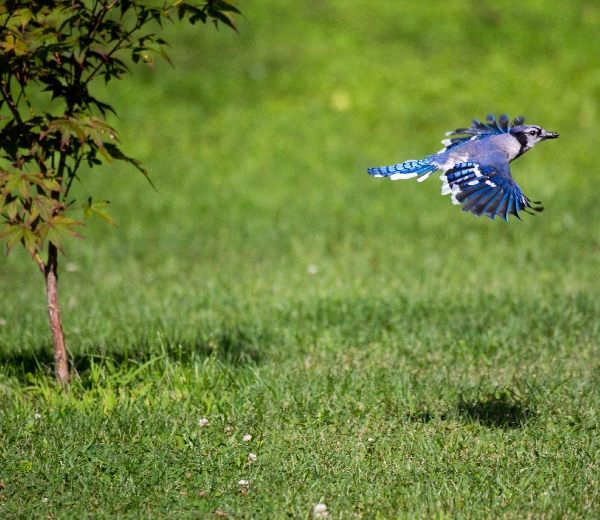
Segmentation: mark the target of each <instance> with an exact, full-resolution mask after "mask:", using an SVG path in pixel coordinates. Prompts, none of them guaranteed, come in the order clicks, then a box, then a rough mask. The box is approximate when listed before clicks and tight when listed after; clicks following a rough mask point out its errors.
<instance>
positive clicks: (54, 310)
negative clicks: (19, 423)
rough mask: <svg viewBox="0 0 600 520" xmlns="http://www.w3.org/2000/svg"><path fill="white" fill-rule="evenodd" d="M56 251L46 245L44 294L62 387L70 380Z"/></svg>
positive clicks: (53, 247) (56, 366) (58, 378)
mask: <svg viewBox="0 0 600 520" xmlns="http://www.w3.org/2000/svg"><path fill="white" fill-rule="evenodd" d="M57 268H58V250H57V249H56V246H55V245H54V244H53V243H52V242H49V243H48V261H47V262H46V265H45V267H44V276H45V277H46V294H47V297H48V315H49V316H50V330H51V331H52V340H53V342H54V371H55V375H56V380H57V381H58V382H60V383H62V384H63V385H65V384H67V383H68V382H69V380H70V374H69V357H68V355H67V350H66V348H65V337H64V335H63V329H62V323H61V321H60V307H59V306H58V271H57Z"/></svg>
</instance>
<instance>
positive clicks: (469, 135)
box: [442, 114, 525, 149]
mask: <svg viewBox="0 0 600 520" xmlns="http://www.w3.org/2000/svg"><path fill="white" fill-rule="evenodd" d="M524 122H525V118H524V117H523V116H518V117H515V118H514V119H513V120H512V121H511V120H510V119H509V117H508V116H507V115H506V114H502V115H501V116H500V117H499V118H498V120H496V118H495V117H494V116H493V115H492V114H490V115H489V116H487V118H486V122H485V123H482V122H481V121H479V119H473V122H472V123H471V126H470V128H457V129H456V130H452V131H450V132H446V135H447V136H455V137H451V138H450V139H444V140H443V141H442V144H443V145H444V146H445V147H446V148H447V149H449V148H454V147H455V146H458V145H459V144H462V143H465V142H467V141H473V140H475V139H481V138H482V137H485V136H486V135H490V134H506V133H508V132H510V129H511V128H514V127H515V126H519V125H522V124H523V123H524Z"/></svg>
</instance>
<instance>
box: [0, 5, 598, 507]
mask: <svg viewBox="0 0 600 520" xmlns="http://www.w3.org/2000/svg"><path fill="white" fill-rule="evenodd" d="M236 5H237V6H238V7H239V8H240V9H241V10H242V11H243V13H244V15H245V16H244V18H242V19H240V20H239V28H240V35H236V34H235V33H234V32H233V31H230V30H228V29H226V28H222V29H221V30H220V31H219V32H216V31H215V30H214V29H213V28H212V27H210V26H209V27H200V28H198V27H184V26H179V25H174V26H172V27H167V28H166V33H167V35H166V39H167V40H169V41H171V43H172V48H171V51H170V55H171V57H172V59H173V62H174V64H175V69H171V68H170V67H169V66H168V65H167V64H161V65H160V66H159V67H158V69H159V70H158V72H157V73H155V72H152V71H151V70H146V69H143V68H141V67H136V68H135V69H134V74H133V75H132V76H131V77H129V78H127V79H124V80H123V81H122V83H121V84H119V85H117V87H119V88H118V90H115V91H113V92H108V91H107V92H106V93H105V94H104V95H105V97H106V99H107V100H109V101H110V102H112V103H114V105H115V106H116V108H117V112H118V113H119V116H120V119H116V118H115V119H114V120H112V123H114V124H115V126H116V127H117V128H118V129H119V131H120V137H121V140H122V142H123V149H124V150H125V151H126V152H127V153H129V154H130V155H133V156H136V157H139V158H140V159H142V161H143V162H144V165H145V166H146V168H147V169H148V170H149V171H150V174H151V176H152V179H153V181H154V183H155V184H156V186H157V192H154V191H153V190H152V189H151V188H150V187H149V185H148V184H147V183H146V182H145V180H144V179H143V177H142V176H141V175H139V173H137V172H136V171H134V170H133V169H128V168H127V167H125V166H121V165H119V166H114V165H108V166H106V167H105V168H101V169H96V170H95V171H93V172H91V173H90V172H84V175H83V180H84V182H83V184H82V185H81V186H79V187H78V188H77V189H78V190H79V192H78V193H80V197H81V198H82V199H83V198H84V197H87V195H88V194H91V195H93V196H94V197H97V198H108V199H109V200H110V201H111V205H110V209H111V210H112V214H113V216H114V217H115V219H116V220H117V222H118V224H119V227H118V228H116V229H113V228H109V227H108V226H106V225H104V224H103V223H102V222H94V221H90V222H89V224H88V225H87V226H86V228H84V232H83V234H84V235H85V239H84V240H73V241H71V243H70V244H68V245H67V248H66V253H67V256H66V258H61V262H62V265H61V278H60V291H61V293H60V298H61V301H62V305H63V309H62V310H63V324H64V327H65V335H66V340H67V346H68V348H69V349H70V352H71V355H72V358H73V362H74V364H75V369H76V370H77V374H78V377H76V379H75V382H74V384H73V385H72V388H71V389H70V392H68V393H66V392H64V391H62V390H61V389H60V388H57V387H56V386H55V384H54V382H53V379H52V377H51V375H50V373H49V367H50V361H51V359H52V356H51V336H50V332H49V329H48V324H47V315H46V310H45V295H44V286H43V279H42V277H41V276H40V274H39V272H38V271H37V267H36V266H35V264H34V263H33V262H31V260H30V259H29V257H28V255H27V254H26V252H24V251H20V250H16V249H15V251H14V252H13V253H11V255H10V256H9V257H7V258H2V259H0V294H1V295H2V298H1V299H0V357H1V360H2V364H1V366H0V517H1V518H11V519H12V518H24V519H25V518H44V519H46V518H52V519H60V518H175V517H177V518H208V517H213V515H214V514H215V513H218V514H219V515H230V517H232V518H312V517H313V516H314V514H313V508H314V506H315V505H316V504H318V503H320V502H322V503H325V504H327V508H328V511H329V516H330V517H331V518H396V517H399V518H446V517H447V518H497V517H502V518H527V517H530V518H563V517H566V518H597V517H598V516H600V485H599V481H600V469H599V465H600V449H599V448H600V446H599V443H600V435H599V429H598V428H599V420H600V417H599V413H600V412H599V411H600V394H599V391H598V390H599V389H598V378H599V376H600V361H599V359H600V358H599V354H600V352H599V344H600V290H599V289H600V285H599V284H598V280H599V279H600V206H599V205H598V201H597V199H598V196H597V185H598V182H599V181H600V173H599V171H598V166H597V165H598V156H599V154H598V142H600V129H599V126H598V123H597V121H598V118H599V117H600V39H599V38H598V36H597V35H598V33H599V31H600V7H599V6H598V5H597V4H596V2H593V1H591V0H590V1H583V0H581V1H579V0H578V1H574V2H559V1H558V0H546V1H545V2H541V1H530V2H521V3H514V5H512V4H509V5H500V4H497V3H495V2H491V1H487V0H486V1H478V2H474V1H473V2H472V1H466V0H465V1H459V0H447V1H445V2H441V1H437V0H436V1H432V2H429V3H427V4H426V5H424V6H423V5H420V4H419V5H418V3H415V2H409V1H404V0H403V1H396V2H385V1H378V2H373V1H371V2H368V1H366V0H329V1H316V0H309V1H306V2H293V1H291V0H285V1H284V0H282V1H279V2H275V1H272V0H271V1H267V0H247V1H245V0H239V1H238V2H237V3H236ZM97 88H99V89H102V88H103V87H102V86H101V85H99V86H98V87H97ZM492 112H493V113H496V114H497V115H499V114H500V113H503V112H506V113H508V114H509V115H511V117H512V116H516V115H520V114H522V115H524V116H526V117H527V122H529V123H532V124H539V125H541V126H543V127H544V128H546V129H547V130H552V131H557V132H559V133H560V134H561V137H560V139H558V140H556V141H549V142H547V143H543V144H540V145H539V146H538V147H536V148H535V149H534V150H532V151H531V152H529V153H528V154H526V155H525V156H523V157H522V158H520V159H518V160H517V161H516V162H515V163H513V167H512V172H513V175H514V176H515V178H516V180H517V182H518V183H519V184H520V186H521V187H522V189H523V191H524V192H525V194H526V195H527V196H529V197H530V198H531V199H533V200H542V201H543V202H544V205H545V207H546V210H545V211H544V212H543V213H542V214H539V215H536V216H535V217H529V216H528V215H524V217H523V222H519V221H518V220H516V219H512V218H511V221H510V222H509V223H508V224H507V223H506V222H504V221H502V220H500V221H498V220H496V221H490V220H489V219H487V218H485V217H482V218H479V219H478V218H476V217H474V216H473V215H471V214H462V213H461V212H460V209H459V208H457V207H455V206H453V205H452V204H451V202H450V200H449V198H448V197H441V196H440V195H439V192H440V182H439V181H438V180H437V179H436V178H435V176H434V177H433V178H430V179H429V180H427V181H426V182H424V183H422V184H419V183H416V182H411V181H407V182H389V181H387V180H386V179H373V178H370V177H368V176H367V175H366V174H365V169H366V168H367V167H369V166H380V165H387V164H393V163H396V162H401V161H403V160H406V159H418V158H421V157H422V156H424V155H426V154H430V153H435V152H436V151H437V150H439V148H440V147H441V145H440V144H439V140H440V139H442V138H443V133H444V132H445V131H447V130H451V129H454V128H457V127H461V126H465V125H467V124H468V123H469V121H470V120H471V119H472V118H480V119H482V118H484V117H485V116H486V115H487V114H488V113H492ZM76 216H77V217H79V215H76ZM203 418H206V419H207V420H208V424H204V421H202V423H201V422H200V421H201V419H203ZM247 435H250V436H251V439H250V440H248V438H247V437H246V440H244V436H247ZM250 454H253V455H255V456H256V460H252V459H254V457H250ZM240 480H245V481H247V482H248V485H247V486H246V485H240V484H239V481H240Z"/></svg>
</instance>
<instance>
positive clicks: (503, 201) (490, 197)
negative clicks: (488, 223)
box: [443, 162, 544, 221]
mask: <svg viewBox="0 0 600 520" xmlns="http://www.w3.org/2000/svg"><path fill="white" fill-rule="evenodd" d="M443 178H444V179H445V180H446V182H447V183H448V189H449V191H450V192H451V193H452V194H453V195H454V198H455V199H456V201H457V202H458V203H459V204H462V210H463V211H470V212H471V213H473V214H474V215H476V216H478V217H479V216H481V215H486V216H488V217H489V218H491V219H494V217H495V216H496V215H498V216H500V217H501V218H503V219H504V220H506V221H508V215H514V216H515V217H517V218H519V219H520V218H521V217H520V216H519V211H525V212H526V213H529V212H528V211H527V209H532V210H534V211H538V212H539V211H542V210H543V209H544V208H543V207H538V206H533V205H532V204H541V203H540V202H531V201H530V200H529V199H528V198H527V197H526V196H525V195H523V192H522V191H521V188H519V185H518V184H517V183H516V182H515V180H514V179H513V178H512V177H511V176H510V175H507V174H505V173H502V172H500V171H499V170H497V169H496V168H494V167H492V166H483V165H481V164H478V163H473V162H469V163H461V164H457V165H456V166H454V167H453V168H451V169H450V170H448V171H447V172H446V173H445V174H444V175H443Z"/></svg>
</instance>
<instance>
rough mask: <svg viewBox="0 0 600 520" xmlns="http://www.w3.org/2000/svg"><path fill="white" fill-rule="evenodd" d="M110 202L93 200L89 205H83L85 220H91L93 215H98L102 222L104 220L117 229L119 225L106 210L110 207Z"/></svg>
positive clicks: (89, 201)
mask: <svg viewBox="0 0 600 520" xmlns="http://www.w3.org/2000/svg"><path fill="white" fill-rule="evenodd" d="M108 204H109V202H108V201H107V200H99V201H95V202H92V198H91V197H90V198H89V199H88V203H87V204H84V205H83V218H84V219H85V220H87V219H89V218H90V217H92V216H93V215H96V216H97V217H98V218H100V219H101V220H104V222H106V223H107V224H109V225H111V226H114V227H117V223H116V222H115V221H114V220H113V218H112V217H111V216H110V215H109V214H108V211H106V210H105V209H104V208H105V207H106V206H108Z"/></svg>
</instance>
